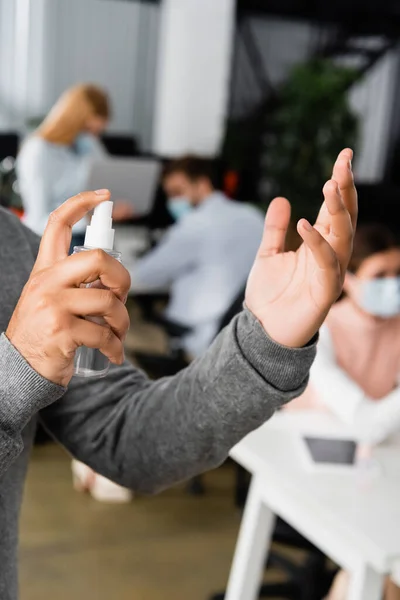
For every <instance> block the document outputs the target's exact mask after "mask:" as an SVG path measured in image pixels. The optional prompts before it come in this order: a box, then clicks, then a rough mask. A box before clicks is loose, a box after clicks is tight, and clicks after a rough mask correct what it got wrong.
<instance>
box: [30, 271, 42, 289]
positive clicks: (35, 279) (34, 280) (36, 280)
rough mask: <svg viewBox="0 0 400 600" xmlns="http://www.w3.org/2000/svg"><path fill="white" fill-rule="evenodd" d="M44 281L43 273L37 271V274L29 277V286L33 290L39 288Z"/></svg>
mask: <svg viewBox="0 0 400 600" xmlns="http://www.w3.org/2000/svg"><path fill="white" fill-rule="evenodd" d="M43 281H44V277H43V273H36V274H35V275H32V277H31V278H30V279H29V283H28V287H29V288H30V289H31V290H36V289H37V288H40V287H41V285H42V284H43Z"/></svg>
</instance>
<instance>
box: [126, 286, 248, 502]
mask: <svg viewBox="0 0 400 600" xmlns="http://www.w3.org/2000/svg"><path fill="white" fill-rule="evenodd" d="M244 294H245V289H244V288H243V289H241V290H240V293H239V294H238V295H237V296H236V298H235V299H234V301H233V302H232V304H231V306H230V307H229V308H228V310H227V311H226V313H225V314H224V315H223V316H222V318H221V320H220V323H219V326H218V333H219V332H220V331H222V330H223V329H224V328H225V327H226V326H227V325H229V323H230V322H231V320H232V319H233V318H234V317H235V316H236V315H237V314H238V313H239V312H240V311H241V310H242V307H243V302H244ZM152 322H153V323H156V324H157V325H161V327H163V328H164V329H165V331H166V333H167V335H168V340H169V352H168V354H167V355H159V354H158V355H157V354H147V353H144V352H135V353H134V355H133V356H134V358H135V360H136V362H137V363H138V364H139V366H140V367H141V368H142V369H143V370H144V371H145V372H146V373H147V374H148V375H149V376H150V377H151V378H153V379H160V378H161V377H167V376H172V375H176V373H179V371H181V370H182V369H184V368H185V367H187V366H188V365H189V362H188V360H187V358H186V355H185V352H184V350H183V347H182V338H183V337H184V336H185V335H186V334H187V333H189V332H190V329H189V328H188V327H185V326H183V325H180V324H178V323H174V322H172V321H169V320H168V319H165V318H164V317H160V316H155V315H153V318H152ZM235 468H236V487H235V501H236V503H237V504H238V503H240V502H241V501H242V498H243V494H244V493H245V491H246V490H247V473H246V471H244V469H242V467H240V466H239V465H237V464H236V463H235ZM188 491H189V493H191V494H193V495H196V496H197V495H201V494H203V493H204V491H205V489H204V484H203V479H202V476H201V475H198V476H197V477H194V478H193V479H192V480H191V481H190V482H189V484H188Z"/></svg>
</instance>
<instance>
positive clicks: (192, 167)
mask: <svg viewBox="0 0 400 600" xmlns="http://www.w3.org/2000/svg"><path fill="white" fill-rule="evenodd" d="M175 173H183V174H184V175H186V177H187V178H188V179H190V181H197V180H199V179H208V180H209V181H210V183H211V185H212V186H213V187H216V185H217V176H216V165H215V162H214V161H213V160H212V159H208V158H202V157H200V156H195V155H190V154H188V155H187V156H182V157H181V158H178V159H177V160H173V161H171V162H170V163H168V164H167V165H166V167H165V169H164V172H163V179H165V178H166V177H169V176H170V175H174V174H175Z"/></svg>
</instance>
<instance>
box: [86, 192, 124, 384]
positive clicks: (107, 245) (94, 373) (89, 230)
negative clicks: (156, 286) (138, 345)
mask: <svg viewBox="0 0 400 600" xmlns="http://www.w3.org/2000/svg"><path fill="white" fill-rule="evenodd" d="M112 210H113V203H112V202H102V203H101V204H99V205H98V206H96V208H95V209H94V212H93V216H92V220H91V223H90V225H88V226H87V227H86V236H85V244H84V246H75V248H74V254H77V253H78V252H87V251H88V250H93V249H95V248H101V249H102V250H104V252H107V254H109V255H110V256H112V257H113V258H115V259H116V260H118V261H119V262H121V253H120V252H115V251H114V250H113V247H114V229H113V228H112ZM84 287H95V288H101V289H105V286H104V285H103V284H102V283H101V281H100V279H98V280H97V281H94V282H93V283H88V284H87V285H85V286H84ZM86 318H87V320H88V321H92V322H93V323H98V324H99V325H104V323H105V321H104V319H103V318H102V317H86ZM74 365H75V368H74V374H75V375H76V376H77V377H93V378H100V377H105V376H106V375H107V373H108V370H109V368H110V361H109V360H108V358H107V357H106V356H104V354H102V353H101V352H100V350H96V349H93V348H86V346H81V347H80V348H78V350H77V351H76V354H75V363H74Z"/></svg>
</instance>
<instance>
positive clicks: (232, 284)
mask: <svg viewBox="0 0 400 600" xmlns="http://www.w3.org/2000/svg"><path fill="white" fill-rule="evenodd" d="M163 186H164V190H165V192H166V194H167V196H168V208H169V210H170V212H171V214H172V216H173V217H174V219H175V221H176V224H175V225H174V226H173V227H171V229H170V231H169V232H168V233H167V235H166V236H165V238H164V239H163V240H162V242H161V243H160V244H159V246H157V248H156V249H155V250H153V251H152V252H150V253H149V254H148V255H147V256H145V257H144V258H142V259H141V260H140V261H138V262H137V263H136V264H135V265H134V267H133V268H132V269H131V277H132V282H133V289H135V287H139V288H140V286H143V285H144V286H145V287H146V288H150V289H151V288H155V289H157V288H163V287H166V286H170V287H171V299H170V302H169V305H168V307H167V310H166V313H165V317H166V318H167V319H168V320H169V321H172V322H174V323H177V324H179V325H182V326H185V327H187V328H188V329H189V330H190V332H189V333H188V334H187V335H186V336H185V337H184V340H183V342H184V347H185V350H186V352H187V353H188V355H189V356H191V357H195V356H198V355H200V354H201V353H202V352H204V351H205V350H206V349H207V348H208V346H209V345H210V343H211V342H212V340H213V339H214V337H215V335H216V333H217V331H218V325H219V322H220V320H221V318H222V316H223V315H224V314H225V313H226V311H227V310H228V309H229V307H230V306H231V304H232V302H233V301H234V300H235V298H236V297H237V296H238V294H239V293H240V291H241V290H242V289H244V286H245V283H246V279H247V277H248V275H249V272H250V269H251V265H252V263H253V261H254V257H255V255H256V252H257V248H258V246H259V243H260V239H261V237H262V232H263V224H264V219H263V216H262V214H261V213H260V211H259V210H258V209H256V208H255V207H253V206H249V205H246V204H241V203H238V202H234V201H232V200H230V199H229V198H227V197H226V196H225V195H224V194H223V193H222V192H220V191H217V190H216V187H215V174H214V165H213V162H212V161H210V160H208V159H204V158H200V157H197V156H186V157H183V158H181V159H179V160H176V161H173V162H171V163H170V164H169V165H168V166H167V167H166V169H165V171H164V174H163Z"/></svg>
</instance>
